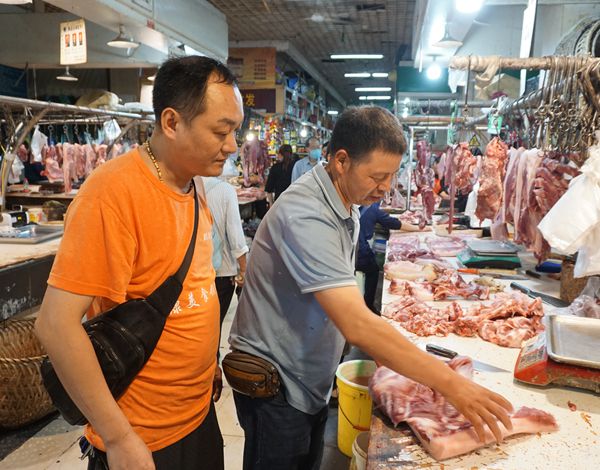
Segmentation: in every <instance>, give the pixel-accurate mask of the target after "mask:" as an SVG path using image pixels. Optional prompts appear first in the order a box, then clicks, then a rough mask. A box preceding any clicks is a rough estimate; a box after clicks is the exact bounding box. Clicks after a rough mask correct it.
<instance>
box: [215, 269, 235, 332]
mask: <svg viewBox="0 0 600 470" xmlns="http://www.w3.org/2000/svg"><path fill="white" fill-rule="evenodd" d="M215 287H216V288H217V295H218V296H219V305H220V308H221V326H223V320H224V319H225V315H227V310H229V306H230V305H231V299H232V298H233V291H234V290H235V284H234V283H233V276H223V277H217V278H216V279H215Z"/></svg>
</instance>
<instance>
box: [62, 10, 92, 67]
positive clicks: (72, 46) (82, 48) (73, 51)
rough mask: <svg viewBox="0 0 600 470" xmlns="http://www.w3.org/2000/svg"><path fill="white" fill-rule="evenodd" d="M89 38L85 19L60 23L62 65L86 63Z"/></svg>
mask: <svg viewBox="0 0 600 470" xmlns="http://www.w3.org/2000/svg"><path fill="white" fill-rule="evenodd" d="M86 62H87V39H86V36H85V20H84V19H83V18H82V19H79V20H75V21H67V22H65V23H60V65H74V64H85V63H86Z"/></svg>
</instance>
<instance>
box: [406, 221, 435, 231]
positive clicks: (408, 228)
mask: <svg viewBox="0 0 600 470" xmlns="http://www.w3.org/2000/svg"><path fill="white" fill-rule="evenodd" d="M400 230H402V231H403V232H423V231H426V232H427V231H429V230H430V229H428V228H427V227H426V226H425V227H423V228H421V227H420V226H418V225H415V224H410V223H408V222H402V227H400Z"/></svg>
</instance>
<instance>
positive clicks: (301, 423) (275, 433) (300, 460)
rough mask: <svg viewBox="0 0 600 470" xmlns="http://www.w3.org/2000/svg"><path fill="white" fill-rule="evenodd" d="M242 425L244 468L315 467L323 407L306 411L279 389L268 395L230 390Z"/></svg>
mask: <svg viewBox="0 0 600 470" xmlns="http://www.w3.org/2000/svg"><path fill="white" fill-rule="evenodd" d="M233 398H234V400H235V407H236V410H237V416H238V420H239V422H240V425H241V426H242V428H243V429H244V434H245V438H246V440H245V443H244V467H243V468H244V470H319V467H320V465H321V459H322V457H323V448H324V446H325V441H324V435H325V423H326V422H327V407H324V408H323V409H322V410H321V411H319V412H318V413H317V414H316V415H309V414H306V413H303V412H302V411H299V410H297V409H296V408H294V407H293V406H291V405H290V404H289V403H288V402H287V400H286V399H285V394H284V392H283V390H280V391H279V393H278V394H277V395H275V396H274V397H272V398H250V397H248V396H246V395H242V394H241V393H238V392H236V391H234V392H233Z"/></svg>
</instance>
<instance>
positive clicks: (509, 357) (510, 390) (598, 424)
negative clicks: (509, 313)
mask: <svg viewBox="0 0 600 470" xmlns="http://www.w3.org/2000/svg"><path fill="white" fill-rule="evenodd" d="M426 236H432V233H431V232H429V233H428V234H420V237H421V238H424V237H426ZM520 256H521V257H522V262H523V265H524V266H525V267H530V266H532V264H534V261H533V258H532V257H531V255H530V254H520ZM447 259H448V260H449V261H450V262H451V263H453V264H456V259H455V258H447ZM463 276H464V278H465V280H467V281H468V280H470V278H473V277H474V276H468V275H463ZM498 282H499V283H502V284H505V285H506V289H507V290H509V289H510V288H509V287H508V285H509V284H510V282H511V281H510V280H498ZM519 282H520V283H522V284H524V285H526V286H527V287H530V288H531V289H534V290H536V291H540V292H543V293H547V294H550V295H553V296H558V289H559V286H558V282H556V281H551V280H545V279H532V280H528V281H519ZM389 285H390V281H388V280H385V281H384V288H383V294H382V310H383V309H384V308H385V305H387V304H389V303H390V302H392V301H393V300H394V299H395V298H396V296H394V295H392V294H390V293H389V290H388V289H389ZM458 302H459V303H460V304H463V305H465V306H467V305H469V304H472V303H473V301H464V300H461V301H458ZM428 303H429V302H428ZM437 304H439V305H445V304H447V302H437ZM552 308H554V307H551V306H549V305H547V304H544V310H545V311H546V312H548V311H550V309H552ZM389 321H390V322H391V323H392V324H394V326H395V327H396V328H397V329H399V330H400V331H401V332H402V333H403V334H404V335H405V336H406V337H408V338H409V339H411V340H412V341H413V342H414V343H415V344H417V345H418V346H419V347H422V348H423V349H424V347H425V344H426V343H430V342H433V343H435V344H438V345H440V346H443V347H446V348H448V349H452V350H454V351H457V352H458V353H459V354H462V355H466V356H470V357H472V358H473V359H477V360H479V361H482V362H485V363H488V364H491V365H493V366H496V367H498V368H501V369H505V370H506V371H507V372H491V371H477V370H476V371H475V374H474V380H475V381H476V382H477V383H479V384H481V385H483V386H485V387H488V388H490V389H491V390H493V391H495V392H498V393H500V394H502V395H503V396H505V397H506V398H507V399H508V400H510V401H511V402H512V403H513V405H514V406H515V408H518V407H520V406H530V407H535V408H539V409H541V410H544V411H546V412H549V413H551V414H552V415H553V416H554V417H555V418H556V420H557V422H558V424H559V426H560V429H559V431H558V432H555V433H543V434H538V435H524V436H516V437H511V438H508V439H507V440H506V441H504V442H503V443H502V444H501V445H500V446H497V445H493V446H488V447H486V448H483V449H480V450H478V451H475V452H472V453H470V454H467V455H463V456H460V457H456V458H453V459H448V460H445V461H442V462H437V461H435V460H434V459H432V458H431V457H430V456H429V455H428V454H427V453H426V452H425V451H424V450H423V448H422V447H421V446H420V445H419V443H418V440H417V438H416V437H415V436H414V435H413V433H412V431H411V430H410V429H409V428H408V426H407V425H405V424H400V425H399V426H398V427H397V428H394V427H393V426H392V424H391V423H390V421H389V420H388V419H387V418H386V417H384V416H383V415H382V414H380V412H378V411H376V410H374V412H373V418H372V424H371V438H370V443H369V452H368V462H367V468H368V469H369V470H392V469H400V468H402V469H407V468H431V469H440V470H441V469H443V470H454V469H457V470H458V469H468V470H472V469H502V470H512V469H514V470H517V469H518V470H521V469H525V468H526V469H528V470H536V469H540V470H542V469H543V470H547V469H555V468H556V469H559V468H576V469H578V470H584V469H590V470H591V469H595V468H597V467H598V465H599V464H600V435H599V434H600V399H599V397H598V395H595V394H594V393H592V392H586V391H583V390H577V389H570V388H560V387H547V388H538V387H534V386H528V385H525V384H522V383H519V382H516V381H515V380H514V378H513V373H512V371H513V369H514V366H515V362H516V360H517V356H518V354H519V349H515V348H504V347H500V346H497V345H495V344H492V343H489V342H486V341H483V340H482V339H480V338H479V337H470V338H467V337H460V336H456V335H454V334H450V335H449V336H447V337H419V336H416V335H414V334H412V333H409V332H407V331H406V330H404V329H403V328H402V327H400V326H399V325H398V324H397V323H396V322H393V321H392V320H389Z"/></svg>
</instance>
